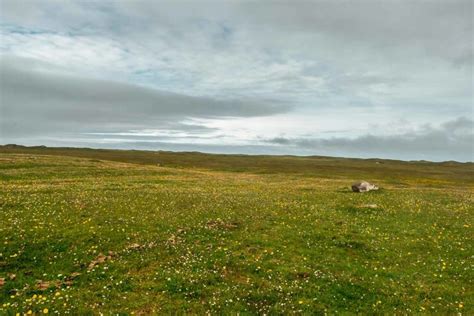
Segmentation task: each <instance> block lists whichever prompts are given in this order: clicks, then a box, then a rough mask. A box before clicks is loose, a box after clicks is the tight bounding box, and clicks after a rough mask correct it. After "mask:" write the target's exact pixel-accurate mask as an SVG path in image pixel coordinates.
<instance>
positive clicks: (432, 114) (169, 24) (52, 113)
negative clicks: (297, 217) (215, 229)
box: [0, 0, 474, 161]
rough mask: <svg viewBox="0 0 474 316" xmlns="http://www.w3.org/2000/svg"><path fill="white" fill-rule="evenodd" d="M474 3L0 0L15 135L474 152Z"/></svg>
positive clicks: (2, 140) (348, 152)
mask: <svg viewBox="0 0 474 316" xmlns="http://www.w3.org/2000/svg"><path fill="white" fill-rule="evenodd" d="M473 33H474V32H473V2H472V1H469V0H467V1H458V0H451V1H446V0H424V1H421V0H420V1H413V0H406V1H402V0H400V1H395V0H385V1H379V0H361V1H348V0H347V1H338V0H331V1H329V0H327V1H310V0H305V1H299V0H292V1H267V0H259V1H229V0H228V1H226V0H220V1H180V0H177V1H176V0H175V1H155V0H149V1H148V0H143V1H142V0H134V1H132V0H116V1H107V0H105V1H104V0H101V1H98V0H97V1H64V0H61V1H59V0H57V1H51V0H43V1H33V0H20V1H19V0H0V144H8V143H16V144H22V145H48V146H70V147H93V148H122V149H128V148H133V149H147V150H174V151H202V152H212V153H243V154H278V155H282V154H291V155H323V156H344V157H361V158H369V157H378V158H390V159H402V160H431V161H444V160H457V161H473V160H474V159H473V157H474V156H473V155H474V153H473V152H474V148H473V146H474V145H473V144H474V133H473V129H474V122H473V112H474V101H473V100H474V98H473V86H474V82H473V45H474V38H473V37H474V36H473Z"/></svg>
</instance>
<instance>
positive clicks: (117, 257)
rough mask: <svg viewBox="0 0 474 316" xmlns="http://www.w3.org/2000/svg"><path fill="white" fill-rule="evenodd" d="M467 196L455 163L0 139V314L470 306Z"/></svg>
mask: <svg viewBox="0 0 474 316" xmlns="http://www.w3.org/2000/svg"><path fill="white" fill-rule="evenodd" d="M362 179H363V180H368V181H371V182H374V183H377V184H378V185H379V186H381V188H382V189H381V190H379V191H376V192H369V193H365V194H357V193H352V192H351V191H350V184H351V183H352V182H353V181H355V180H362ZM473 192H474V165H473V164H469V163H468V164H460V163H454V162H449V163H439V164H435V163H428V162H400V161H388V160H379V159H373V160H358V159H342V158H328V157H306V158H297V157H286V156H285V157H271V156H235V155H205V154H200V153H170V152H146V151H116V150H92V149H67V148H58V149H54V148H41V147H36V148H25V147H17V146H3V147H2V146H0V302H1V303H0V314H2V315H3V314H6V315H10V314H11V315H15V314H16V313H21V314H23V313H27V312H28V311H31V312H32V313H33V314H40V313H44V312H47V313H49V314H61V315H63V314H68V313H69V314H73V315H77V314H99V312H102V313H104V314H111V313H114V314H123V315H127V314H135V315H148V314H163V313H165V314H166V313H194V314H202V313H213V314H220V313H222V314H229V313H241V314H287V313H296V314H309V313H311V314H324V313H328V314H335V313H360V314H394V313H397V314H406V313H408V314H414V313H431V314H457V313H462V314H465V315H472V314H474V292H473V290H474V286H473V282H472V280H473V279H474V269H473V256H474V250H473V224H474V223H473V222H474V219H473V218H474V216H473V215H474V201H473V200H474V194H473Z"/></svg>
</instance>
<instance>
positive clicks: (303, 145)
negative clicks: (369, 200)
mask: <svg viewBox="0 0 474 316" xmlns="http://www.w3.org/2000/svg"><path fill="white" fill-rule="evenodd" d="M375 132H376V131H375ZM265 142H267V143H269V144H273V145H277V146H291V147H294V148H297V149H300V150H302V151H305V152H314V153H318V154H327V153H333V154H334V153H338V155H343V156H344V155H347V156H354V155H355V156H359V157H381V158H388V157H396V158H399V159H432V157H437V160H450V159H454V160H459V161H473V160H474V121H472V119H470V118H466V117H460V118H457V119H455V120H452V121H447V122H445V123H443V124H441V125H440V126H436V127H433V126H431V125H425V126H423V127H422V128H421V129H419V130H412V131H410V132H405V133H401V134H394V135H385V136H376V135H372V134H367V135H362V136H358V137H354V138H350V137H332V138H285V137H275V138H270V139H266V140H265Z"/></svg>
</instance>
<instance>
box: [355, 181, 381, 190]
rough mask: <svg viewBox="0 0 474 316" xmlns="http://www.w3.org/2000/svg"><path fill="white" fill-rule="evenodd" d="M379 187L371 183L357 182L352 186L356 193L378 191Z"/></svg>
mask: <svg viewBox="0 0 474 316" xmlns="http://www.w3.org/2000/svg"><path fill="white" fill-rule="evenodd" d="M378 189H379V187H378V186H376V185H375V184H372V183H369V182H367V181H361V182H356V183H354V184H353V185H352V191H354V192H368V191H372V190H378Z"/></svg>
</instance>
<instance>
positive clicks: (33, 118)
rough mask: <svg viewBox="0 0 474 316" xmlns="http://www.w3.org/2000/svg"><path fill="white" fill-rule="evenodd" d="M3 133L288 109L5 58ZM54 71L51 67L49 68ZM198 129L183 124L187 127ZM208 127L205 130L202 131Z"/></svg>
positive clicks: (165, 124) (148, 124) (164, 124)
mask: <svg viewBox="0 0 474 316" xmlns="http://www.w3.org/2000/svg"><path fill="white" fill-rule="evenodd" d="M1 65H2V66H1V90H2V96H1V113H2V116H1V119H0V123H1V124H0V125H1V130H2V135H3V137H5V138H9V137H12V136H23V137H25V136H28V135H30V136H37V135H38V134H41V133H43V134H59V133H65V132H66V133H81V132H93V131H102V132H104V131H109V132H110V131H124V130H129V129H153V128H169V129H174V128H176V126H177V124H178V123H179V122H180V121H183V120H186V119H188V118H193V117H201V118H202V117H207V118H219V117H220V118H223V117H224V118H225V117H253V116H267V115H272V114H275V113H281V112H285V111H288V110H289V107H288V106H286V105H283V104H275V103H272V104H270V103H268V102H264V101H260V100H252V99H248V100H246V99H239V100H229V99H228V100H218V99H215V98H209V97H193V96H186V95H181V94H176V93H170V92H165V91H159V90H155V89H151V88H147V87H141V86H137V85H132V84H128V83H120V82H113V81H105V80H96V79H90V78H81V77H76V76H71V75H65V74H62V73H58V72H56V71H54V68H53V71H51V70H49V69H48V68H47V65H45V64H42V63H37V62H30V61H29V60H25V59H18V58H3V59H2V63H1ZM50 69H51V68H50ZM191 127H194V128H196V126H192V125H190V124H187V125H186V124H180V128H182V129H190V128H191ZM201 129H203V127H201Z"/></svg>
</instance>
